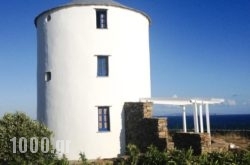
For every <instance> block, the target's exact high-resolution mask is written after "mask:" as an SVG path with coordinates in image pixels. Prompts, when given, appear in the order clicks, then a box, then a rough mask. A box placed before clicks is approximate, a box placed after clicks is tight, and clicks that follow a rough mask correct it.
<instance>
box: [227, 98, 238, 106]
mask: <svg viewBox="0 0 250 165" xmlns="http://www.w3.org/2000/svg"><path fill="white" fill-rule="evenodd" d="M225 104H226V105H229V106H236V105H237V103H236V101H235V100H231V99H228V100H226V101H225Z"/></svg>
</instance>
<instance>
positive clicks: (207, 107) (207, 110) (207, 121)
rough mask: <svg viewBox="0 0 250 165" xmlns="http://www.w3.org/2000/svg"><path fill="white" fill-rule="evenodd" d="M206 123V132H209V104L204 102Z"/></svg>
mask: <svg viewBox="0 0 250 165" xmlns="http://www.w3.org/2000/svg"><path fill="white" fill-rule="evenodd" d="M206 123H207V133H208V134H210V133H211V132H210V116H209V106H208V103H207V104H206Z"/></svg>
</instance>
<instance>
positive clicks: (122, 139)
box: [118, 108, 126, 156]
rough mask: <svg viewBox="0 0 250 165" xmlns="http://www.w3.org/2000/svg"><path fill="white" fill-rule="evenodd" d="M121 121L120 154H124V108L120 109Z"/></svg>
mask: <svg viewBox="0 0 250 165" xmlns="http://www.w3.org/2000/svg"><path fill="white" fill-rule="evenodd" d="M121 119H122V120H121V121H122V123H121V124H122V129H121V133H120V147H121V148H120V155H118V156H121V155H124V154H125V150H126V143H125V120H124V108H123V109H122V113H121Z"/></svg>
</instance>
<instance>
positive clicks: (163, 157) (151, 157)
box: [142, 145, 167, 165]
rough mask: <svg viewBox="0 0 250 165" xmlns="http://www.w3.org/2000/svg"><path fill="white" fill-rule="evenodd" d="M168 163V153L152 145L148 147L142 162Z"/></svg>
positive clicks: (155, 164)
mask: <svg viewBox="0 0 250 165" xmlns="http://www.w3.org/2000/svg"><path fill="white" fill-rule="evenodd" d="M166 163H167V153H166V152H160V151H159V150H158V149H157V147H155V146H153V145H151V146H149V147H148V149H147V151H146V153H145V155H144V157H143V163H142V164H145V165H147V164H150V165H159V164H166Z"/></svg>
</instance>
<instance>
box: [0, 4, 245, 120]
mask: <svg viewBox="0 0 250 165" xmlns="http://www.w3.org/2000/svg"><path fill="white" fill-rule="evenodd" d="M68 1H69V0H1V5H0V15H1V16H2V17H1V22H0V116H1V115H3V114H4V113H6V112H15V111H22V112H25V113H27V114H28V115H30V116H31V117H32V118H36V102H37V101H36V60H37V56H36V54H37V53H36V28H35V26H34V18H35V17H36V16H37V15H38V14H39V13H41V12H42V11H44V10H46V9H49V8H52V7H55V6H58V5H61V4H64V3H66V2H68ZM117 2H120V3H122V4H124V5H127V6H129V7H132V8H135V9H138V10H141V11H143V12H145V13H147V14H148V15H149V16H150V18H151V20H152V22H151V25H150V53H151V83H152V97H166V98H171V97H178V98H192V97H194V98H196V97H202V98H211V97H213V98H215V97H217V98H225V103H224V104H223V105H220V106H216V107H212V113H230V114H237V113H241V114H242V113H244V114H246V113H248V114H250V1H249V0H117Z"/></svg>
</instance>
